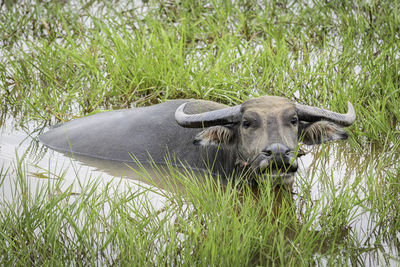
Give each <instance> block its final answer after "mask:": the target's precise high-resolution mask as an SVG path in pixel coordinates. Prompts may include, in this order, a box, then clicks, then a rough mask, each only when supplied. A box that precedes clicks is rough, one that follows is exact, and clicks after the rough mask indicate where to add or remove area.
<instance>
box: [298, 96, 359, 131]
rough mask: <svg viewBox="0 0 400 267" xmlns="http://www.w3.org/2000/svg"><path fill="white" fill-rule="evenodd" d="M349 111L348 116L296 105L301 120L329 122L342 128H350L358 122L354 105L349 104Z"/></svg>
mask: <svg viewBox="0 0 400 267" xmlns="http://www.w3.org/2000/svg"><path fill="white" fill-rule="evenodd" d="M347 106H348V111H347V113H346V114H341V113H336V112H333V111H330V110H326V109H322V108H317V107H311V106H307V105H301V104H297V103H296V108H297V115H298V116H299V119H300V120H303V121H308V122H314V121H319V120H328V121H331V122H334V123H337V124H340V125H342V126H350V125H352V124H353V123H354V121H355V120H356V113H355V111H354V108H353V105H352V104H351V103H350V102H347Z"/></svg>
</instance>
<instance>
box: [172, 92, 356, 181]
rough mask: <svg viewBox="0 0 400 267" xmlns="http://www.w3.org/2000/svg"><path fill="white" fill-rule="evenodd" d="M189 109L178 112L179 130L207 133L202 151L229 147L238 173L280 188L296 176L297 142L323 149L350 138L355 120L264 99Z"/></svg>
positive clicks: (202, 135) (201, 141)
mask: <svg viewBox="0 0 400 267" xmlns="http://www.w3.org/2000/svg"><path fill="white" fill-rule="evenodd" d="M185 105H186V104H183V105H181V106H180V107H179V108H178V109H177V110H176V112H175V119H176V121H177V122H178V124H179V125H181V126H183V127H188V128H204V130H203V131H202V132H200V133H199V134H198V135H197V136H196V137H195V140H194V143H195V144H198V145H202V146H219V145H221V146H225V147H228V148H229V149H230V151H232V153H235V154H236V155H235V158H236V162H235V163H234V164H235V166H236V169H237V170H238V171H241V172H242V171H246V172H250V173H252V174H254V173H256V174H265V173H268V175H269V176H270V177H274V178H278V177H279V178H280V180H279V181H280V183H283V184H285V185H290V184H292V183H293V176H294V175H293V174H294V173H295V172H296V171H297V166H298V165H297V157H298V156H299V155H301V153H299V151H298V145H297V144H298V143H299V141H300V142H303V143H305V144H307V145H312V144H319V143H321V142H327V141H332V140H344V139H347V133H346V132H345V131H344V130H343V127H346V126H350V125H351V124H353V123H354V121H355V118H356V116H355V112H354V109H353V106H352V105H351V103H350V102H349V103H348V113H347V114H339V113H336V112H332V111H329V110H325V109H321V108H317V107H311V106H306V105H301V104H297V103H294V102H292V101H290V100H288V99H286V98H282V97H276V96H264V97H260V98H256V99H251V100H248V101H245V102H244V103H243V104H241V105H239V106H235V107H229V108H225V109H219V110H215V111H210V112H204V113H200V114H190V115H189V114H186V113H185V111H184V109H185Z"/></svg>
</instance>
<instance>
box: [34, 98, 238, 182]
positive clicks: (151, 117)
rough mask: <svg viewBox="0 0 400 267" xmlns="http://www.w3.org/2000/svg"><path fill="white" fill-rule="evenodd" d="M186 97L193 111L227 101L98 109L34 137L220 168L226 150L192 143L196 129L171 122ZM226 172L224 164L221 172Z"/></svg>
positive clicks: (67, 147)
mask: <svg viewBox="0 0 400 267" xmlns="http://www.w3.org/2000/svg"><path fill="white" fill-rule="evenodd" d="M186 102H188V103H189V104H190V105H189V106H188V108H187V109H186V111H187V112H188V113H193V114H194V113H199V112H204V111H210V110H216V109H221V108H226V107H227V106H225V105H222V104H218V103H215V102H210V101H204V100H172V101H167V102H164V103H162V104H159V105H154V106H150V107H143V108H132V109H124V110H116V111H107V112H101V113H97V114H94V115H91V116H87V117H84V118H80V119H77V120H73V121H69V122H66V123H63V124H61V125H59V126H56V127H54V128H52V129H51V130H50V131H48V132H46V133H44V134H42V135H40V136H39V140H40V141H41V142H42V143H44V144H45V145H46V146H48V147H50V148H52V149H54V150H56V151H60V152H64V153H68V154H78V155H84V156H91V157H96V158H101V159H106V160H115V161H123V162H134V161H136V160H138V161H139V162H154V163H157V164H165V163H166V161H171V162H172V163H174V164H175V165H178V166H182V165H185V166H189V167H191V168H195V169H213V171H214V172H218V173H221V172H224V171H223V170H225V168H224V166H221V164H222V165H223V162H231V161H232V154H231V153H228V151H226V153H223V152H222V151H221V150H220V151H219V153H217V149H216V148H214V147H204V146H196V145H194V144H193V140H194V139H195V136H196V135H197V134H198V133H199V130H198V129H192V128H184V127H181V126H179V125H178V124H177V123H176V121H175V117H174V114H175V111H176V109H177V108H178V107H179V106H180V105H182V104H183V103H186ZM224 152H225V151H224ZM215 157H217V161H218V162H220V164H218V167H217V166H214V167H213V166H212V164H213V162H214V159H215ZM211 159H212V160H211ZM231 172H232V170H227V171H226V174H227V175H229V174H230V173H231Z"/></svg>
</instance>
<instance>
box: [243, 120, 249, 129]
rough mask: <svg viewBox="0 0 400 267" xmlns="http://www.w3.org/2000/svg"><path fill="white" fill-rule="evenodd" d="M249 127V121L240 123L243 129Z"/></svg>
mask: <svg viewBox="0 0 400 267" xmlns="http://www.w3.org/2000/svg"><path fill="white" fill-rule="evenodd" d="M250 125H251V123H250V121H243V122H242V126H243V128H245V129H246V128H249V127H250Z"/></svg>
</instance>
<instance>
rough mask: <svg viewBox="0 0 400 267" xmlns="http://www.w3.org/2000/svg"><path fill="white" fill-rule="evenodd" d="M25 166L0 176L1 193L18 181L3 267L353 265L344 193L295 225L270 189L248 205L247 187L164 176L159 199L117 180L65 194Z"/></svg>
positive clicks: (5, 219)
mask: <svg viewBox="0 0 400 267" xmlns="http://www.w3.org/2000/svg"><path fill="white" fill-rule="evenodd" d="M24 166H25V164H24V162H23V160H20V161H19V162H18V163H17V164H16V167H15V168H16V170H13V171H12V170H4V169H3V170H2V172H1V174H0V175H1V184H4V181H5V180H6V177H7V175H8V172H11V173H16V175H17V176H16V180H15V187H14V191H15V195H14V197H13V199H12V200H10V201H5V202H2V203H1V207H0V216H1V220H0V230H1V231H0V232H1V235H2V238H1V241H0V243H1V245H0V249H1V255H2V256H1V261H0V262H1V263H2V264H12V265H22V264H33V265H43V264H45V265H48V264H51V265H54V264H56V265H58V264H62V265H65V264H67V265H68V264H73V265H75V264H78V265H79V264H83V265H86V264H95V265H97V264H107V265H114V264H118V265H120V264H122V265H124V264H135V265H137V266H143V265H164V264H168V265H185V266H187V265H210V264H211V265H224V266H225V265H241V266H242V265H246V266H248V265H258V264H262V265H282V264H284V265H289V266H294V265H298V264H301V265H308V264H310V263H319V262H322V261H328V262H331V263H344V264H346V263H349V262H348V261H347V259H346V257H345V258H338V259H336V257H337V256H336V255H338V254H339V255H340V254H341V253H350V252H351V254H352V257H354V260H356V262H357V261H361V260H362V251H357V245H358V244H357V241H356V238H355V236H353V237H352V238H350V239H349V238H348V236H349V233H348V230H346V227H347V226H348V224H349V223H350V221H349V220H352V214H343V210H347V211H348V212H350V213H351V212H352V208H353V207H354V205H355V203H354V202H353V201H352V200H351V198H350V195H351V193H350V192H349V190H347V191H346V190H345V191H343V192H342V193H341V194H340V195H338V196H336V197H335V198H334V199H332V200H329V201H328V202H326V203H324V201H322V200H321V201H319V202H317V203H315V205H314V207H312V208H310V209H308V210H307V212H306V213H307V214H306V216H307V217H308V218H307V220H304V221H300V220H299V218H298V216H297V215H296V214H297V212H296V205H294V202H293V199H292V197H293V196H292V195H291V193H290V192H289V191H286V190H282V189H281V188H276V189H273V188H271V186H270V184H269V183H265V184H263V185H262V186H261V187H260V188H259V190H260V192H259V194H258V195H259V196H258V198H255V196H254V192H253V190H252V189H251V188H250V187H248V186H247V185H243V184H242V185H239V184H235V183H233V182H229V183H228V184H226V185H224V186H223V185H221V184H220V183H219V182H218V180H214V179H213V178H211V177H209V176H207V175H205V174H204V175H202V176H200V175H199V174H196V175H195V174H194V173H192V172H190V171H187V170H186V171H185V170H178V169H173V168H170V169H169V171H167V172H165V171H163V172H161V171H160V173H159V175H164V177H163V178H164V181H165V186H164V187H165V188H167V189H169V190H168V191H161V190H157V189H154V187H153V189H152V187H147V186H146V187H141V186H139V187H138V186H137V185H135V184H134V183H133V182H129V181H127V180H120V179H118V180H113V181H110V182H104V181H100V180H99V179H94V178H90V179H89V180H88V181H89V182H88V183H87V184H82V183H79V186H78V187H76V186H72V185H71V186H68V187H66V186H65V185H63V177H62V175H60V176H58V177H56V178H55V179H54V182H50V180H49V182H45V183H43V184H42V185H41V186H38V187H37V188H34V189H35V190H32V187H31V186H30V181H31V182H32V180H30V179H29V178H28V177H27V175H26V169H25V167H24ZM143 173H144V175H146V172H145V171H143ZM188 178H189V179H188ZM149 179H150V180H149V181H150V182H151V178H149ZM178 186H179V188H180V190H178V191H177V190H176V189H177V187H178ZM1 189H2V191H3V190H4V187H2V188H1ZM150 192H151V193H152V194H153V197H154V194H157V195H158V196H157V197H156V198H157V201H156V203H155V202H154V200H153V201H152V200H151V198H150V197H149V196H150V194H149V193H150ZM328 198H329V197H328V196H327V199H328ZM160 202H163V205H162V207H158V208H155V204H158V206H159V203H160ZM321 213H322V214H328V216H325V217H324V218H323V219H321V218H319V217H320V214H321ZM320 220H322V221H323V223H322V224H321V222H320ZM354 252H356V253H354ZM357 253H358V254H357ZM358 257H360V258H358Z"/></svg>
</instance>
